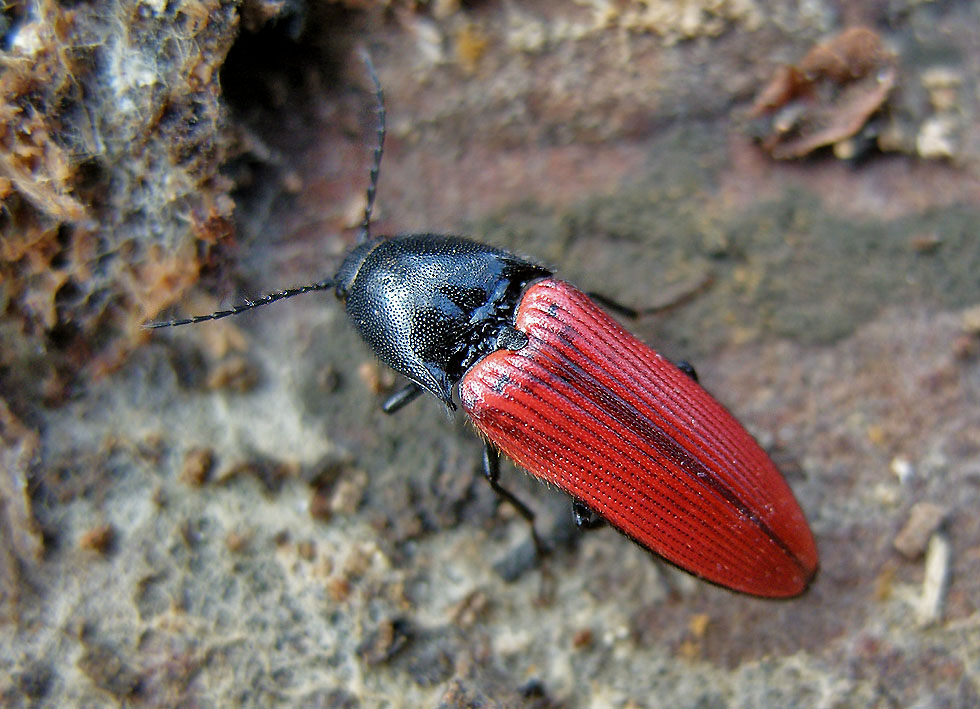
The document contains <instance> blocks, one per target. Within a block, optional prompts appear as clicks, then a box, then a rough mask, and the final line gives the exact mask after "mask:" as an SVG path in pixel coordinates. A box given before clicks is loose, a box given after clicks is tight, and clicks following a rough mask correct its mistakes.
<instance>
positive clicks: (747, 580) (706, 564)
mask: <svg viewBox="0 0 980 709" xmlns="http://www.w3.org/2000/svg"><path fill="white" fill-rule="evenodd" d="M367 64H368V68H369V71H370V73H371V77H372V80H373V81H374V85H375V90H376V92H377V99H378V104H379V108H378V115H379V127H378V147H377V148H376V149H375V153H374V165H373V167H372V170H371V179H370V184H369V187H368V203H367V207H366V209H365V214H364V221H363V223H362V226H361V231H360V234H359V244H358V245H357V246H356V247H355V248H354V249H353V250H352V251H351V252H350V253H349V254H348V255H347V257H346V258H345V259H344V262H343V264H342V265H341V267H340V269H339V271H338V272H337V275H336V276H335V277H334V278H332V279H327V280H323V281H321V282H319V283H315V284H312V285H309V286H303V287H300V288H292V289H289V290H284V291H278V292H276V293H271V294H269V295H266V296H264V297H262V298H260V299H258V300H254V301H248V302H246V303H244V304H242V305H239V306H236V307H234V308H231V309H229V310H224V311H219V312H217V313H213V314H211V315H203V316H197V317H193V318H187V319H183V320H172V321H169V322H161V323H151V324H149V325H148V326H147V327H165V326H172V325H183V324H187V323H194V322H201V321H204V320H214V319H218V318H222V317H226V316H228V315H235V314H237V313H240V312H243V311H245V310H249V309H251V308H254V307H257V306H260V305H266V304H268V303H272V302H275V301H277V300H282V299H283V298H288V297H291V296H294V295H298V294H300V293H307V292H311V291H316V290H327V289H333V290H334V291H335V293H336V295H337V297H338V298H339V299H340V300H342V301H343V302H344V304H345V307H346V310H347V314H348V316H349V318H350V320H351V322H352V323H353V325H354V327H356V328H357V330H358V331H359V332H360V334H361V336H362V337H363V338H364V340H365V341H366V342H367V343H368V344H369V345H370V346H371V347H372V348H373V349H374V351H375V353H376V354H377V355H378V357H379V358H380V359H381V360H382V361H384V362H385V363H386V364H387V365H388V366H390V367H391V368H392V369H394V370H395V371H396V372H398V373H400V374H402V375H404V376H405V377H407V378H408V380H409V382H410V383H409V384H408V386H407V387H405V388H404V389H402V390H401V391H399V392H397V393H396V394H395V395H393V396H392V397H390V398H389V399H388V401H387V402H385V404H384V409H385V411H388V412H393V411H395V410H397V409H399V408H401V407H402V406H404V405H405V404H407V403H409V402H410V401H412V400H413V399H415V398H416V397H417V396H418V395H419V394H421V393H422V392H424V391H427V392H429V393H431V394H433V395H434V396H435V397H436V398H438V399H439V400H440V401H442V402H443V403H444V404H445V405H446V406H447V407H448V408H449V409H450V410H455V408H456V404H455V403H454V401H453V389H454V388H457V389H458V395H459V400H460V402H461V404H462V407H463V410H464V411H465V412H466V413H467V414H468V415H469V417H470V419H471V420H472V422H473V424H474V425H475V426H476V428H477V429H478V430H479V431H480V433H481V434H482V435H483V436H484V438H485V439H486V441H485V442H486V445H485V455H484V471H485V473H486V476H487V479H488V480H489V481H490V484H491V485H492V486H493V488H494V490H495V491H497V492H498V493H499V494H500V495H502V496H503V497H504V498H505V499H507V500H508V501H510V502H511V503H512V504H513V505H514V506H515V507H516V508H517V509H518V510H519V511H520V512H521V514H522V515H523V516H524V517H525V518H527V519H528V520H529V521H532V520H533V514H532V513H531V511H530V510H529V509H528V508H527V506H526V505H524V504H523V503H522V502H520V500H518V499H516V498H515V497H514V496H513V495H512V494H510V493H509V492H508V491H506V490H505V489H503V488H501V487H500V485H499V484H498V473H499V465H498V451H503V452H504V453H506V454H507V455H508V456H510V457H511V458H513V459H514V460H515V461H516V462H517V463H518V464H520V465H521V466H523V467H524V468H526V469H527V470H528V471H529V472H530V473H532V474H533V475H535V476H537V477H539V478H541V479H542V480H544V481H546V482H549V483H551V484H553V485H555V486H556V487H558V488H560V489H562V490H564V491H565V492H567V493H568V494H569V495H571V497H572V500H573V510H574V512H575V516H576V520H577V521H578V522H579V524H580V525H581V526H592V525H594V524H596V523H599V522H601V521H605V522H608V523H609V524H611V525H612V526H613V527H615V528H617V529H618V530H620V531H621V532H623V533H624V534H626V535H627V536H628V537H630V538H631V539H633V540H634V541H635V542H637V543H638V544H640V545H641V546H642V547H644V548H646V549H649V550H650V551H653V552H655V553H657V554H659V555H660V556H662V557H664V558H665V559H667V560H668V561H670V562H672V563H674V564H676V565H677V566H679V567H681V568H683V569H686V570H687V571H690V572H691V573H693V574H696V575H697V576H700V577H701V578H704V579H706V580H708V581H711V582H713V583H716V584H718V585H721V586H725V587H728V588H731V589H734V590H737V591H742V592H744V593H749V594H753V595H757V596H767V597H788V596H794V595H797V594H799V593H801V592H802V591H803V590H804V589H805V588H806V586H807V584H808V583H809V582H810V580H811V578H812V577H813V575H814V573H815V571H816V568H817V550H816V545H815V543H814V540H813V536H812V534H811V533H810V529H809V527H808V526H807V523H806V520H805V518H804V516H803V512H802V511H801V510H800V507H799V505H798V504H797V502H796V499H795V498H794V497H793V493H792V492H791V491H790V489H789V486H788V485H787V484H786V482H785V480H783V478H782V476H781V475H780V473H779V471H778V470H777V469H776V466H775V465H774V464H773V462H772V461H771V460H770V459H769V456H767V455H766V453H765V452H764V451H763V450H762V448H761V447H760V446H759V444H758V443H756V441H755V440H754V439H753V438H752V436H751V435H749V433H748V432H747V431H746V430H745V428H743V427H742V425H741V424H739V423H738V421H736V420H735V418H734V417H733V416H732V415H731V414H730V413H729V412H728V411H727V410H726V409H725V408H724V407H723V406H722V405H721V404H719V403H718V402H717V401H715V399H713V398H712V397H711V395H710V394H708V393H707V392H706V391H705V390H704V389H703V388H702V387H701V386H700V385H699V384H698V382H697V378H696V376H695V375H694V373H693V370H692V369H690V368H689V367H686V366H684V365H681V366H678V365H675V364H673V363H671V362H670V361H669V360H667V359H666V358H664V357H663V356H662V355H660V354H658V353H657V352H656V351H655V350H653V349H651V348H650V347H648V346H646V345H645V344H643V343H642V342H640V341H639V340H637V339H636V338H635V337H634V336H633V335H631V334H630V333H629V332H627V331H626V330H625V329H624V328H623V327H621V326H620V325H619V323H617V322H616V321H615V320H614V319H613V318H612V317H610V316H609V315H608V314H607V313H606V312H605V311H604V310H602V309H601V308H600V307H599V306H598V305H596V303H595V302H594V301H593V300H592V299H591V298H590V297H589V296H588V295H586V294H585V293H583V292H581V291H579V290H578V289H576V288H575V287H574V286H571V285H569V284H568V283H565V282H564V281H561V280H558V279H556V278H554V276H553V274H552V272H551V271H550V270H549V269H548V268H546V267H544V266H542V265H540V264H537V263H534V262H533V261H529V260H527V259H524V258H521V257H520V256H516V255H514V254H512V253H509V252H507V251H504V250H502V249H498V248H494V247H492V246H487V245H484V244H480V243H477V242H475V241H471V240H469V239H465V238H462V237H459V236H446V235H439V234H404V235H400V236H393V237H371V235H370V219H371V211H372V207H373V203H374V196H375V189H376V185H377V180H378V172H379V169H380V164H381V156H382V147H383V144H384V135H385V123H384V118H385V112H384V101H383V95H382V91H381V86H380V82H379V81H378V79H377V75H376V74H375V72H374V69H373V67H372V66H371V63H370V60H368V61H367ZM532 530H533V524H532Z"/></svg>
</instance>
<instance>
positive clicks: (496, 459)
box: [483, 441, 545, 556]
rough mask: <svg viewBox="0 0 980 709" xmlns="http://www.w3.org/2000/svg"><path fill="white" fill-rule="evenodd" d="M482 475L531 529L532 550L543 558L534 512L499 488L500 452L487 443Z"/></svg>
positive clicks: (485, 443) (484, 447) (509, 493)
mask: <svg viewBox="0 0 980 709" xmlns="http://www.w3.org/2000/svg"><path fill="white" fill-rule="evenodd" d="M483 475H484V477H485V478H486V479H487V482H488V483H490V487H491V488H492V489H493V491H494V492H495V493H497V494H498V495H499V496H500V497H501V498H503V499H504V500H506V501H507V502H509V503H510V504H511V505H512V506H513V508H514V509H515V510H517V512H518V514H520V515H521V517H523V518H524V519H525V520H527V523H528V525H530V527H531V541H533V542H534V549H535V551H536V552H537V553H538V556H544V554H545V548H544V545H543V544H542V543H541V539H539V538H538V532H537V530H536V529H535V528H534V512H532V511H531V508H530V507H528V506H527V505H525V504H524V503H523V502H521V501H520V500H518V499H517V498H516V497H515V496H514V493H512V492H511V491H510V490H506V489H505V488H503V487H501V486H500V483H499V482H498V480H499V478H500V451H498V450H497V449H496V448H495V447H494V445H493V444H492V443H490V442H489V441H484V443H483Z"/></svg>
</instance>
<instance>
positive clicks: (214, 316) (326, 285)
mask: <svg viewBox="0 0 980 709" xmlns="http://www.w3.org/2000/svg"><path fill="white" fill-rule="evenodd" d="M333 287H334V279H332V278H327V279H326V280H323V281H320V282H319V283H311V284H310V285H308V286H298V287H296V288H287V289H286V290H280V291H276V292H275V293H267V294H265V295H263V296H262V297H261V298H257V299H255V300H246V301H245V302H244V303H240V304H239V305H234V306H232V307H230V308H228V309H227V310H219V311H217V312H215V313H211V314H210V315H195V316H193V317H189V318H181V319H179V320H162V321H160V322H148V323H145V324H144V325H143V329H144V330H156V329H157V328H161V327H177V326H178V325H191V324H193V323H199V322H205V321H206V320H220V319H221V318H227V317H229V316H231V315H238V314H239V313H244V312H245V311H246V310H251V309H252V308H258V307H261V306H263V305H268V304H269V303H275V302H276V301H277V300H284V299H286V298H292V297H293V296H294V295H303V294H304V293H312V292H313V291H318V290H329V289H331V288H333Z"/></svg>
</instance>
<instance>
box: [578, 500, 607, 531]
mask: <svg viewBox="0 0 980 709" xmlns="http://www.w3.org/2000/svg"><path fill="white" fill-rule="evenodd" d="M572 519H574V520H575V526H576V527H578V528H579V529H581V530H588V529H598V528H599V527H603V526H605V524H606V519H605V517H603V516H602V515H601V514H599V513H598V512H596V511H595V510H594V509H592V508H591V507H589V506H588V505H587V504H585V503H584V502H582V501H581V500H579V499H578V498H575V497H573V498H572Z"/></svg>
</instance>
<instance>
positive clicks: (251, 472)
mask: <svg viewBox="0 0 980 709" xmlns="http://www.w3.org/2000/svg"><path fill="white" fill-rule="evenodd" d="M0 17H2V21H0V35H2V38H3V41H2V53H0V119H2V122H0V147H2V149H3V151H2V154H0V198H2V200H3V204H2V208H0V307H2V313H3V314H2V318H0V530H2V537H0V542H2V544H0V703H3V704H4V705H7V706H32V705H38V706H66V705H81V706H102V705H112V704H131V705H137V706H216V705H225V706H227V705H244V706H272V705H303V706H343V707H347V706H349V707H355V706H362V707H374V706H392V707H397V706H471V705H483V706H539V707H544V706H563V707H606V706H622V707H660V706H669V707H727V706H732V707H766V706H773V707H787V706H818V707H847V706H862V707H863V706H870V707H893V706H894V707H906V706H917V707H959V706H963V707H969V706H975V705H977V704H978V703H980V686H978V682H980V609H978V606H980V518H978V515H977V513H976V510H977V509H978V504H980V455H978V453H980V239H978V237H977V234H976V231H977V225H978V224H980V219H978V217H980V180H978V176H980V113H978V108H980V95H978V94H980V85H978V79H977V77H978V76H980V6H978V5H977V4H976V3H972V2H966V1H953V0H951V1H947V2H939V1H937V2H917V1H915V0H876V1H867V2H857V3H854V2H850V3H849V2H843V1H841V2H831V1H829V0H824V1H815V2H809V3H790V2H770V1H767V0H730V1H728V2H724V1H716V2H711V1H709V0H703V1H700V2H697V1H692V2H685V3H680V2H626V1H623V2H616V1H613V0H587V1H582V2H578V3H565V2H557V1H552V2H528V3H518V2H496V1H489V0H488V1H485V2H459V1H458V0H457V1H454V0H439V1H436V2H432V3H423V2H420V3H411V2H400V1H396V2H393V3H378V2H372V1H370V0H365V1H364V2H354V1H351V2H346V3H336V4H323V3H313V4H310V5H306V4H302V3H301V2H299V1H298V0H297V1H296V2H288V1H287V2H284V3H275V2H264V1H263V0H253V1H252V2H245V3H244V4H242V3H238V2H222V1H221V0H209V1H206V2H200V1H199V0H193V1H191V0H188V1H177V2H170V3H163V2H145V3H135V2H122V1H116V2H112V1H108V2H102V3H94V2H93V3H86V2H76V3H60V4H59V3H55V2H53V0H24V1H23V2H20V1H18V2H12V3H5V4H4V5H3V7H2V15H0ZM857 26H863V27H866V28H868V29H869V30H870V31H871V33H872V34H873V35H875V36H877V37H878V38H879V39H880V41H881V43H882V47H884V51H885V54H887V56H888V59H887V61H886V64H887V66H888V67H893V68H894V70H895V73H894V77H895V79H894V87H893V88H892V90H891V92H890V93H889V94H888V98H887V100H886V102H885V104H884V105H883V106H882V107H881V109H879V110H878V111H877V112H876V113H875V114H874V116H873V117H872V118H871V119H870V120H869V121H867V123H866V124H865V125H863V126H862V127H861V130H860V132H859V134H858V135H856V136H855V137H854V138H853V139H851V140H849V141H845V142H844V143H839V144H838V145H836V146H834V147H827V148H823V149H820V150H817V151H814V152H813V153H810V154H809V155H807V156H805V157H801V158H798V159H795V160H791V161H777V160H775V159H773V157H771V156H770V155H769V154H767V153H766V151H765V150H764V149H763V148H762V147H760V139H764V137H765V136H766V135H769V134H771V133H770V131H771V130H772V127H773V125H774V124H775V123H778V121H779V120H780V119H781V118H785V117H786V114H785V113H784V114H781V115H780V116H776V117H775V118H774V117H772V116H769V117H765V116H763V117H759V116H753V115H752V110H751V109H752V106H753V102H754V101H755V99H756V97H757V96H758V95H759V93H760V92H761V91H762V90H763V88H764V87H765V86H766V85H767V84H768V83H769V81H770V79H771V78H772V77H773V76H774V75H775V74H776V73H777V71H778V70H779V68H780V67H782V66H785V65H788V64H796V63H799V62H800V61H801V60H802V59H803V58H804V57H805V56H806V55H807V53H808V52H810V51H811V50H812V49H813V48H814V47H826V46H828V45H827V43H828V42H832V41H833V38H834V37H835V36H839V33H840V32H841V31H842V30H844V29H846V28H852V27H857ZM361 46H363V47H366V48H368V49H370V51H371V53H372V56H373V58H374V62H375V64H376V65H377V68H378V73H379V74H380V78H381V82H382V84H383V85H384V88H385V91H386V93H387V108H388V111H389V136H388V142H387V152H386V156H385V165H384V168H383V170H382V178H381V185H380V197H379V201H378V210H377V222H376V225H375V232H376V233H385V232H396V231H422V230H425V231H438V232H451V233H463V234H469V235H474V236H477V237H479V238H481V239H483V240H486V241H488V242H490V243H493V244H495V245H500V246H506V247H509V248H513V249H515V250H518V251H520V252H522V253H526V254H529V255H533V256H536V257H538V258H540V259H542V260H544V261H546V262H548V263H550V264H552V265H553V266H555V267H556V268H557V270H558V272H559V273H560V274H561V275H562V276H563V277H565V278H567V279H569V280H572V281H573V282H575V283H577V284H579V285H580V286H582V287H583V288H584V289H587V290H597V291H602V292H604V293H606V294H608V295H610V296H612V297H614V298H616V299H618V300H621V301H624V302H628V303H634V304H637V305H656V304H659V303H663V302H667V301H670V300H671V299H672V298H676V297H677V296H678V295H680V294H684V293H686V292H688V291H690V290H691V288H692V286H693V285H694V284H698V283H701V282H703V281H704V280H705V279H706V278H709V277H710V278H711V279H712V285H711V287H710V288H708V289H707V290H705V291H704V292H702V293H699V294H698V295H697V296H696V297H695V298H693V299H692V300H691V301H690V302H687V303H685V304H683V305H681V306H679V307H677V308H675V309H674V310H672V311H671V312H669V313H667V314H665V315H663V316H661V317H649V318H644V319H642V320H640V321H639V322H636V323H634V324H632V325H631V327H632V328H633V329H634V330H635V331H637V332H638V333H639V334H640V335H641V336H642V337H643V338H644V339H646V340H647V341H648V342H650V343H651V344H653V345H654V346H656V347H657V348H658V349H661V350H662V351H663V352H664V353H665V354H667V355H668V356H670V357H672V358H683V359H688V360H690V361H692V362H693V363H694V364H695V365H696V366H697V368H698V372H699V374H700V375H701V380H702V383H704V384H705V385H706V386H707V387H708V388H709V390H711V391H712V392H713V393H715V395H716V396H717V397H718V398H719V399H721V400H722V401H723V402H725V403H726V404H727V405H728V406H729V407H730V408H731V409H732V410H733V411H734V412H735V413H736V414H737V415H738V416H739V417H740V418H741V419H742V420H743V422H744V423H745V424H746V425H747V426H748V428H749V429H750V430H751V431H752V432H753V433H754V434H755V435H756V436H757V437H758V438H759V439H760V441H761V442H762V443H763V445H764V446H765V447H766V448H767V449H769V450H770V451H771V452H772V454H773V456H774V457H775V459H776V460H777V462H778V463H779V464H780V466H781V468H782V470H783V471H784V473H785V475H786V476H787V478H788V479H789V481H790V483H791V485H792V486H793V488H794V490H795V491H796V493H797V495H798V497H799V500H800V502H801V504H802V506H803V508H804V510H805V511H806V513H807V515H808V517H809V519H810V521H811V524H812V527H813V530H814V532H815V535H816V538H817V542H818V545H819V548H820V553H821V559H822V568H821V572H820V575H819V576H818V578H817V579H816V582H815V583H814V584H813V586H812V588H811V589H810V591H809V592H808V593H807V594H806V595H804V596H803V597H801V598H799V599H796V600H792V601H788V602H771V601H763V600H757V599H752V598H747V597H743V596H738V595H735V594H732V593H730V592H727V591H725V590H722V589H718V588H714V587H711V586H709V585H707V584H704V583H701V582H698V581H697V580H695V579H693V578H691V577H689V576H687V575H685V574H683V573H681V572H678V571H676V570H674V569H671V568H669V567H666V566H664V565H662V564H659V563H657V562H655V561H654V560H653V559H652V558H651V557H650V556H649V555H648V554H646V553H645V552H643V551H642V550H640V549H638V548H637V547H635V546H634V545H632V544H630V543H629V542H628V541H626V540H625V539H623V538H621V537H620V536H619V535H617V534H615V533H614V532H612V531H610V530H601V531H597V532H592V533H589V534H587V535H584V536H581V537H580V536H579V535H578V534H577V533H575V532H574V530H569V529H568V521H567V520H568V510H567V502H566V500H565V499H564V498H563V496H562V495H561V494H560V493H559V492H557V491H553V490H547V489H545V488H544V487H542V486H540V485H538V484H537V483H535V482H534V481H532V480H530V479H528V478H527V476H525V475H524V474H522V473H520V472H518V471H515V470H513V469H512V468H511V467H510V466H507V467H505V470H504V475H505V478H506V480H507V481H508V483H509V484H510V485H511V486H512V487H513V488H516V489H517V490H518V491H519V492H520V495H521V497H522V498H524V499H526V500H528V501H529V502H530V503H531V504H532V506H533V507H535V509H536V510H538V511H539V516H540V520H541V521H540V524H541V525H542V530H543V531H544V532H545V534H546V535H547V536H548V538H549V539H551V541H552V543H554V544H555V545H556V546H557V549H556V551H555V553H554V554H553V555H551V556H550V557H549V558H547V559H546V560H545V561H544V562H543V563H540V564H536V565H535V564H531V563H529V562H530V560H529V557H528V550H529V548H528V535H527V529H526V527H525V526H524V525H523V524H522V523H521V521H520V520H519V519H517V518H515V515H514V514H513V513H512V510H510V509H509V508H507V507H506V506H504V507H498V506H497V504H496V500H495V499H494V496H493V494H492V492H491V491H490V490H489V488H488V486H487V485H486V484H485V483H483V482H482V481H481V480H480V479H479V476H478V463H477V461H478V455H479V443H478V441H477V440H476V438H475V437H474V435H473V434H472V430H471V427H469V426H468V425H467V424H466V423H465V421H463V420H461V419H458V420H450V419H449V418H447V417H446V415H445V414H444V412H443V411H441V410H440V409H439V406H438V405H437V404H436V403H435V402H434V401H431V400H423V401H420V402H417V403H415V404H413V405H412V407H411V408H410V409H408V410H406V411H404V412H402V413H401V414H400V415H398V416H395V417H385V416H384V415H383V414H382V413H381V412H380V410H379V408H378V403H379V400H380V399H381V396H382V395H383V393H384V392H385V391H387V390H389V389H390V388H391V387H393V386H395V385H396V384H397V382H395V381H394V379H393V378H392V376H391V375H390V374H389V373H387V372H385V371H384V370H383V369H382V368H381V367H380V366H379V365H377V364H375V363H374V360H373V357H372V355H371V354H370V352H369V351H368V350H367V349H366V348H365V346H364V345H362V344H361V343H360V342H359V341H358V340H357V338H356V336H355V335H354V334H353V333H352V332H351V330H350V329H349V328H348V327H347V324H346V322H345V320H344V315H343V311H342V308H341V307H340V306H339V304H337V303H336V302H334V301H333V299H332V298H331V297H330V296H329V295H325V294H318V295H311V296H305V297H303V298H298V299H295V300H292V301H289V302H287V303H282V304H278V305H273V306H270V307H269V308H266V309H262V310H260V311H257V312H255V313H254V314H250V315H246V316H242V317H240V318H237V319H235V320H234V321H223V322H222V323H215V324H212V325H211V326H197V327H192V328H183V329H181V330H173V331H157V332H154V333H152V334H151V333H148V332H146V331H142V330H140V329H139V325H140V324H141V323H142V322H144V321H145V320H147V319H152V318H157V317H161V316H163V315H166V314H169V313H197V312H209V311H211V310H214V309H216V308H219V307H222V306H224V305H228V304H231V303H233V302H238V301H240V300H241V299H242V298H243V297H245V296H249V295H256V294H259V293H262V292H264V291H268V290H271V289H274V288H278V287H285V286H290V285H298V284H302V283H306V282H312V281H315V280H319V279H321V278H323V277H325V276H328V275H330V274H331V273H332V272H333V269H335V268H336V266H337V265H338V262H339V259H340V258H341V257H342V255H343V253H344V252H345V250H346V249H347V248H348V247H349V245H350V244H351V243H352V240H353V238H354V230H352V229H351V227H352V226H353V225H355V224H356V223H357V221H358V218H359V214H360V211H361V209H362V208H363V199H364V197H363V193H364V188H365V184H366V181H367V171H368V167H369V164H370V151H371V148H372V147H373V145H374V140H375V137H374V126H375V124H374V114H373V108H374V104H373V96H372V93H371V90H370V84H369V82H368V80H367V77H366V72H365V68H364V66H363V64H362V63H361V61H360V60H359V59H358V55H357V52H356V49H357V47H361ZM830 46H833V45H830ZM880 70H881V68H880V67H877V68H875V72H878V71H880ZM869 76H870V79H868V80H869V81H870V82H871V83H872V84H874V83H875V82H880V81H881V74H879V73H871V74H869ZM855 80H857V78H855ZM848 81H849V79H848V80H847V81H842V82H841V83H843V84H847V83H848ZM852 88H853V87H852ZM845 90H851V89H845V88H842V87H841V86H835V85H830V86H826V85H821V86H819V87H817V88H816V89H815V90H814V94H815V95H814V96H813V97H812V98H813V100H814V101H815V102H817V103H818V104H819V103H820V102H821V101H822V102H825V103H824V105H823V107H822V109H821V110H822V111H823V113H820V114H819V117H818V119H815V120H822V119H823V117H824V116H825V115H830V116H832V115H834V114H835V112H837V113H839V111H838V107H839V104H838V103H835V101H839V100H840V99H839V96H840V93H839V92H840V91H845ZM853 90H855V91H860V90H863V89H862V88H861V87H860V86H858V87H857V88H856V89H853ZM804 109H806V106H804ZM788 110H792V107H790V109H788ZM807 110H814V109H813V108H812V106H811V107H810V109H807ZM763 142H765V141H764V140H763ZM161 313H162V314H163V315H162V314H161ZM896 539H898V544H897V546H896ZM927 568H929V569H930V572H929V574H927ZM927 577H928V580H926V579H927ZM505 579H507V580H505ZM929 594H933V595H934V598H933V601H932V602H928V603H927V602H926V601H925V600H924V598H927V597H928V596H929Z"/></svg>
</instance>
